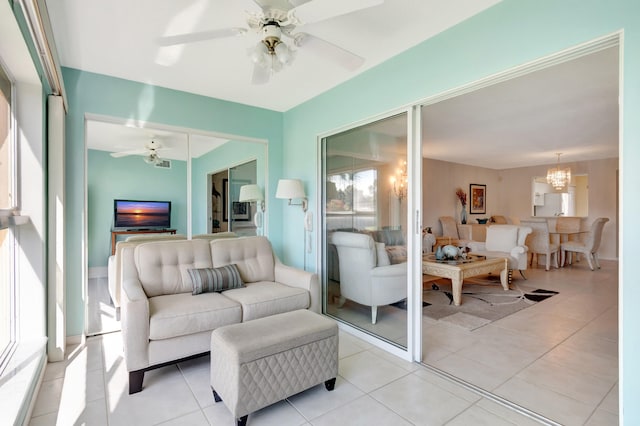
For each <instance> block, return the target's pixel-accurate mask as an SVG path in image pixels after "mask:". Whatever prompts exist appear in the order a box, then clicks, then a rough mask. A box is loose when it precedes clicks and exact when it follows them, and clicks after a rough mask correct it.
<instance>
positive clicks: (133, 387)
mask: <svg viewBox="0 0 640 426" xmlns="http://www.w3.org/2000/svg"><path fill="white" fill-rule="evenodd" d="M143 380H144V370H136V371H129V395H131V394H133V393H138V392H140V391H141V390H142V381H143Z"/></svg>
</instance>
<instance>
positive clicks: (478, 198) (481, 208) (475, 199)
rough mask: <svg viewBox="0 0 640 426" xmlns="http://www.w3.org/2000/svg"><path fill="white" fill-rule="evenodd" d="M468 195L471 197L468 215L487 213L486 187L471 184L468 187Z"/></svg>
mask: <svg viewBox="0 0 640 426" xmlns="http://www.w3.org/2000/svg"><path fill="white" fill-rule="evenodd" d="M469 194H470V195H471V204H469V213H471V214H485V213H487V185H479V184H477V183H472V184H470V185H469Z"/></svg>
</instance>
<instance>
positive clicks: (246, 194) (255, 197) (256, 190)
mask: <svg viewBox="0 0 640 426" xmlns="http://www.w3.org/2000/svg"><path fill="white" fill-rule="evenodd" d="M238 201H240V202H241V203H244V202H249V203H251V202H254V201H255V202H256V204H257V205H258V208H259V209H260V210H261V211H263V212H264V195H262V190H261V189H260V187H259V186H258V185H255V184H251V185H242V186H241V187H240V195H239V197H238Z"/></svg>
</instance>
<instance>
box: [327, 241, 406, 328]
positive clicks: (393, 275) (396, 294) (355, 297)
mask: <svg viewBox="0 0 640 426" xmlns="http://www.w3.org/2000/svg"><path fill="white" fill-rule="evenodd" d="M331 243H332V244H333V245H335V247H336V249H337V251H338V259H339V265H340V266H339V268H340V303H341V304H343V303H344V300H345V299H349V300H352V301H354V302H356V303H360V304H362V305H365V306H371V323H372V324H375V323H376V321H377V315H378V306H381V305H389V304H391V303H395V302H399V301H401V300H403V299H406V297H407V264H406V263H398V264H395V265H389V264H388V259H386V261H385V259H380V260H381V261H382V262H379V261H378V257H379V256H378V250H376V244H375V242H374V241H373V238H372V237H371V236H370V235H366V234H359V233H354V232H334V233H333V234H332V235H331ZM383 253H384V251H382V252H381V254H380V257H381V258H382V257H383V256H382V254H383ZM385 263H386V265H385ZM383 265H384V266H383Z"/></svg>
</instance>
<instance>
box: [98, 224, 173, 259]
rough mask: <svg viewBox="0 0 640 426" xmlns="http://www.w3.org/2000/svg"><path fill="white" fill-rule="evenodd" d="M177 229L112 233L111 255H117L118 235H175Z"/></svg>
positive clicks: (130, 230)
mask: <svg viewBox="0 0 640 426" xmlns="http://www.w3.org/2000/svg"><path fill="white" fill-rule="evenodd" d="M175 233H176V230H175V229H128V230H125V231H111V255H112V256H113V255H114V254H116V238H117V236H118V235H131V234H175Z"/></svg>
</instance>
